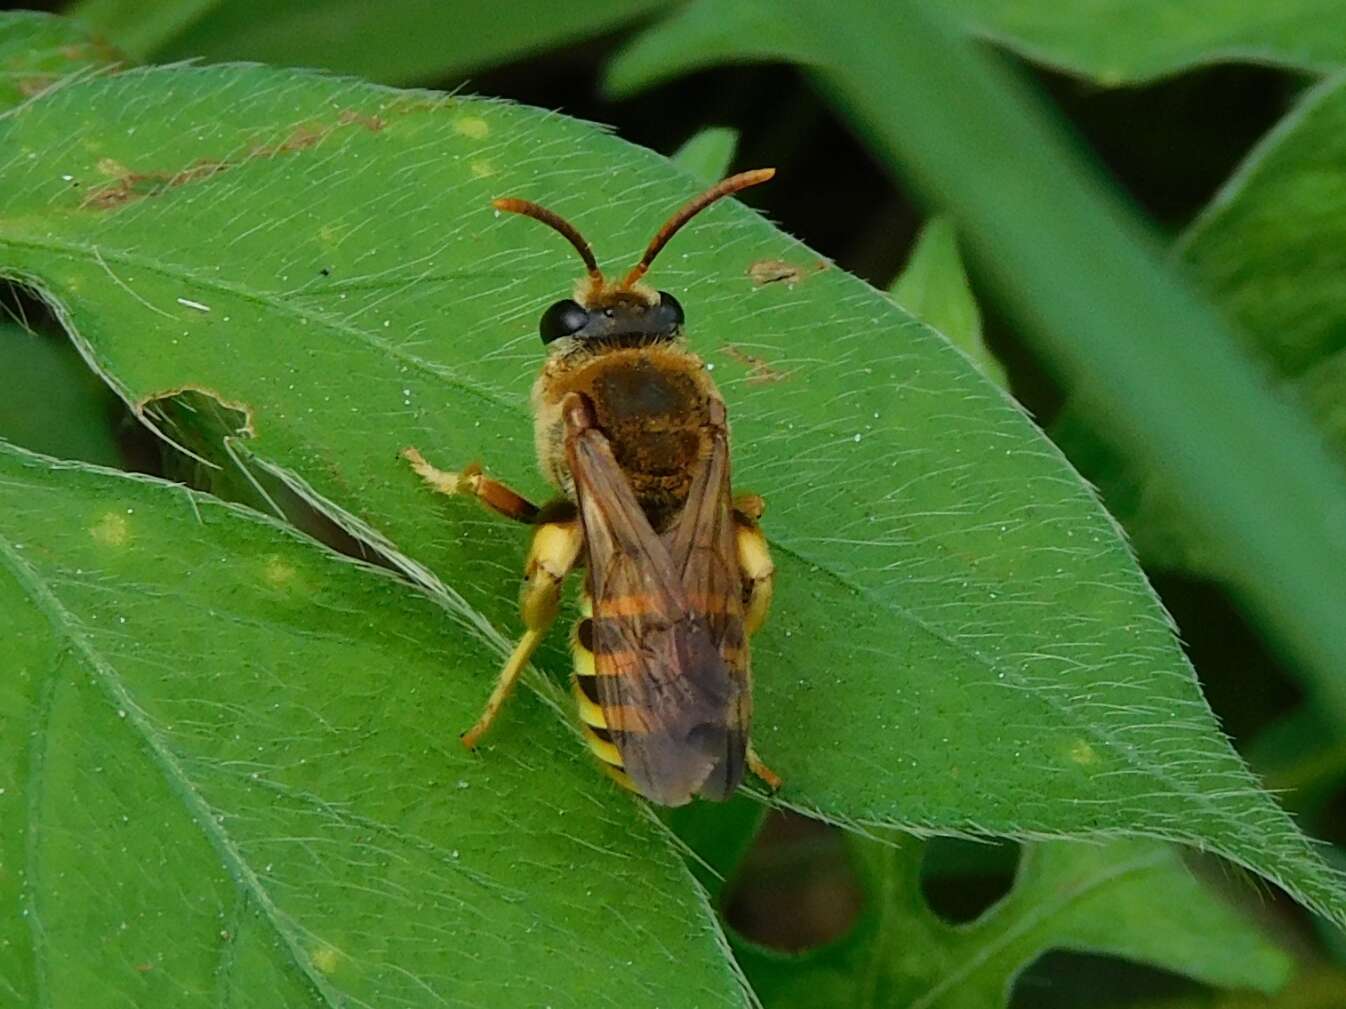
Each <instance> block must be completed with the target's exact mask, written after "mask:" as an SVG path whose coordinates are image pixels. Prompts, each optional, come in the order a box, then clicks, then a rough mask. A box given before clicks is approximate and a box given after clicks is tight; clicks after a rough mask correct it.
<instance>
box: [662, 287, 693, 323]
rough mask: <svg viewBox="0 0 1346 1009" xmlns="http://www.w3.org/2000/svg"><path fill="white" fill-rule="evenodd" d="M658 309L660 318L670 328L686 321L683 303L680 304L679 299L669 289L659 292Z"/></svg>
mask: <svg viewBox="0 0 1346 1009" xmlns="http://www.w3.org/2000/svg"><path fill="white" fill-rule="evenodd" d="M656 311H658V313H659V320H660V321H661V322H663V323H665V324H667V325H668V326H669V327H670V328H671V327H673V326H681V325H682V324H683V322H684V321H686V320H685V318H684V316H683V314H682V305H680V304H678V299H677V298H675V297H673V295H671V294H669V293H668V292H667V291H660V292H659V307H658V309H656Z"/></svg>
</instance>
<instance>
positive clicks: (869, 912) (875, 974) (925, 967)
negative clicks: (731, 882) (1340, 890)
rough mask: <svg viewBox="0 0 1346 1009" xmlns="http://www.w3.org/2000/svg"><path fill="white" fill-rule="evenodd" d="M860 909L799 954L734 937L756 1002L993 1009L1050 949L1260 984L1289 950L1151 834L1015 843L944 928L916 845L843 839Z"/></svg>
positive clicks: (1284, 974) (1270, 986) (775, 1008)
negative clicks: (971, 918) (925, 886)
mask: <svg viewBox="0 0 1346 1009" xmlns="http://www.w3.org/2000/svg"><path fill="white" fill-rule="evenodd" d="M852 844H853V850H854V852H855V856H856V862H857V866H858V867H859V868H860V870H861V876H862V877H863V878H864V879H865V881H866V884H867V886H866V891H867V894H868V898H867V901H866V904H865V911H864V912H863V914H862V915H861V917H860V920H859V921H858V922H857V923H856V925H855V927H854V929H853V930H852V931H851V932H850V933H849V934H848V935H847V936H846V937H845V938H844V939H842V940H840V941H839V942H837V943H835V944H833V945H831V946H829V947H827V948H825V949H823V950H819V951H817V952H814V953H808V954H805V955H803V956H799V957H789V956H783V955H781V954H778V953H771V952H768V951H766V950H762V949H760V948H757V947H753V946H750V945H748V944H746V943H743V942H741V941H740V942H736V944H735V945H736V947H737V948H738V952H739V959H740V961H741V962H742V963H743V966H744V969H745V970H746V971H747V972H748V976H749V978H750V980H751V981H752V982H753V986H754V988H755V990H756V991H757V992H758V994H759V995H760V996H761V998H762V1001H763V1003H764V1004H765V1005H766V1006H767V1007H768V1009H793V1007H796V1006H798V1007H800V1009H804V1007H809V1009H815V1007H832V1006H837V1007H840V1006H848V1007H854V1009H870V1007H877V1006H899V1005H900V1006H906V1007H909V1009H1001V1007H1003V1006H1005V1005H1006V1004H1007V1001H1008V997H1009V994H1010V989H1011V987H1012V986H1013V983H1014V980H1015V978H1016V977H1017V976H1018V974H1019V973H1020V972H1021V971H1022V970H1023V969H1024V968H1026V967H1028V966H1029V965H1030V964H1031V963H1032V962H1033V961H1034V960H1036V959H1037V958H1038V957H1040V956H1041V955H1042V954H1044V953H1046V952H1048V951H1050V950H1058V949H1064V950H1073V951H1078V952H1088V953H1102V954H1110V955H1112V956H1118V957H1123V958H1126V959H1129V960H1134V961H1138V962H1142V963H1146V964H1150V965H1153V966H1156V967H1161V968H1164V969H1166V970H1171V971H1174V972H1176V973H1180V974H1185V975H1187V976H1188V977H1191V978H1194V979H1196V980H1198V981H1202V982H1205V983H1207V984H1211V985H1217V986H1221V987H1231V988H1256V989H1258V990H1260V991H1264V992H1272V991H1276V990H1277V989H1279V988H1280V987H1281V986H1283V985H1284V984H1285V983H1286V981H1287V980H1289V977H1290V973H1291V970H1292V966H1293V965H1292V961H1291V960H1290V958H1289V957H1288V956H1287V955H1286V954H1285V953H1284V952H1282V951H1281V950H1280V949H1278V948H1277V947H1276V946H1274V945H1272V944H1271V943H1270V942H1269V941H1268V940H1267V939H1266V937H1264V936H1263V935H1261V934H1260V933H1259V932H1258V931H1257V930H1256V929H1255V928H1254V927H1253V926H1252V925H1250V924H1249V923H1248V922H1246V921H1245V920H1244V919H1243V918H1242V917H1241V916H1240V915H1239V914H1238V913H1236V912H1235V911H1234V910H1233V908H1232V907H1230V906H1228V905H1227V904H1226V903H1225V902H1224V901H1223V900H1222V899H1220V898H1218V897H1216V896H1215V895H1214V894H1213V893H1211V892H1210V891H1209V890H1208V889H1207V888H1206V887H1205V886H1203V885H1202V884H1201V883H1200V882H1198V880H1197V879H1196V877H1194V876H1193V874H1192V873H1191V871H1190V870H1189V869H1188V868H1187V867H1186V866H1185V865H1184V864H1183V862H1182V859H1181V858H1180V857H1179V855H1178V852H1177V851H1176V850H1175V849H1173V848H1172V847H1170V846H1168V845H1163V844H1157V843H1155V842H1153V841H1143V840H1142V841H1115V842H1112V843H1110V844H1104V845H1086V844H1070V843H1064V842H1056V843H1046V844H1030V845H1027V846H1025V848H1024V853H1023V857H1022V861H1021V863H1020V867H1019V871H1018V874H1017V878H1016V879H1015V884H1014V888H1013V889H1012V890H1011V891H1010V892H1009V894H1008V895H1007V896H1006V897H1004V898H1003V899H1002V900H1001V901H999V902H998V903H996V904H995V905H994V906H993V907H991V908H990V909H989V910H988V911H986V912H985V913H984V914H983V915H982V916H981V917H980V918H978V919H977V920H976V921H975V922H972V923H970V924H966V925H953V924H950V923H948V922H946V921H944V920H942V919H941V918H939V917H938V916H936V915H935V913H934V912H933V911H932V910H931V909H930V908H929V907H928V906H927V905H926V903H925V900H924V898H923V897H922V894H921V886H920V863H921V858H922V854H923V852H922V846H921V844H920V842H917V841H915V840H913V839H910V838H905V839H903V838H896V839H893V840H892V841H890V842H889V843H884V842H881V841H876V840H866V839H863V838H858V837H857V838H855V839H854V840H853V842H852Z"/></svg>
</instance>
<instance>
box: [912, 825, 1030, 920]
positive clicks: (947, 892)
mask: <svg viewBox="0 0 1346 1009" xmlns="http://www.w3.org/2000/svg"><path fill="white" fill-rule="evenodd" d="M1019 855H1020V847H1019V845H1017V844H1015V843H1014V842H1012V841H965V840H962V839H960V838H954V837H936V838H932V839H931V840H930V841H929V842H928V843H927V844H926V847H925V854H924V856H923V857H922V859H921V894H922V896H924V897H925V902H926V903H927V904H928V905H929V906H930V909H931V910H932V911H934V912H935V914H937V915H939V916H940V917H941V918H943V919H944V920H945V921H947V922H950V923H951V924H954V925H961V924H964V923H966V922H970V921H975V920H976V919H978V918H980V917H981V916H982V915H983V914H985V913H986V912H987V911H988V910H990V909H991V908H992V907H993V906H995V905H996V904H997V903H999V902H1000V901H1001V900H1002V899H1003V898H1004V897H1005V895H1006V894H1008V893H1009V892H1010V890H1011V889H1012V888H1013V886H1014V874H1015V872H1016V871H1017V870H1018V867H1019Z"/></svg>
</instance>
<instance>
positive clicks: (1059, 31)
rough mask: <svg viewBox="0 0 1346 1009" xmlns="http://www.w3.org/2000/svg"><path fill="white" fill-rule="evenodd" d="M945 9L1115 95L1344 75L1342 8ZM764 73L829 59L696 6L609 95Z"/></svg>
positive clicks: (856, 5)
mask: <svg viewBox="0 0 1346 1009" xmlns="http://www.w3.org/2000/svg"><path fill="white" fill-rule="evenodd" d="M939 6H940V7H941V8H942V9H943V10H944V11H945V12H946V13H947V14H949V15H950V16H951V17H952V18H954V19H956V21H957V23H958V24H959V25H960V26H961V27H962V28H963V29H964V30H965V31H966V32H967V33H968V34H970V35H974V36H980V37H983V38H987V39H989V40H990V41H993V42H995V43H998V44H1000V45H1002V46H1005V47H1006V48H1008V49H1011V50H1014V51H1015V52H1017V53H1019V54H1020V55H1022V56H1025V57H1027V58H1028V59H1030V60H1034V61H1036V62H1038V63H1043V64H1046V65H1048V66H1053V67H1056V68H1058V69H1062V70H1067V71H1070V72H1072V73H1075V74H1079V75H1080V76H1083V77H1088V78H1091V79H1093V80H1095V81H1097V82H1099V83H1100V84H1104V85H1107V86H1114V87H1115V86H1118V85H1122V84H1137V83H1142V82H1144V81H1147V80H1151V79H1154V78H1156V77H1162V76H1165V75H1167V74H1173V73H1177V72H1180V71H1182V70H1186V69H1190V68H1192V67H1199V66H1204V65H1207V64H1210V63H1218V62H1243V63H1257V64H1267V63H1270V64H1277V65H1282V66H1285V67H1289V68H1295V69H1303V70H1309V71H1314V72H1319V73H1328V72H1331V71H1333V70H1336V69H1339V68H1341V67H1343V66H1346V13H1343V11H1342V7H1341V4H1340V3H1339V2H1338V0H1287V2H1284V3H1275V4H1257V3H1246V2H1244V0H1184V2H1183V3H1173V2H1171V0H1087V2H1078V3H1073V4H1053V3H1050V2H1048V0H946V2H944V3H943V4H940V5H939ZM886 13H887V12H883V14H886ZM832 16H833V17H834V18H836V19H837V20H838V21H845V22H848V23H852V24H866V23H868V22H870V21H872V20H874V19H875V18H876V17H879V16H882V15H876V14H875V12H874V8H872V7H870V6H869V5H868V4H867V3H865V2H864V0H837V2H835V3H833V4H832ZM894 58H897V57H896V56H895V57H894ZM760 62H789V63H796V64H800V65H802V66H806V67H813V66H819V65H823V64H825V62H826V59H825V57H824V56H823V54H821V53H820V52H819V50H818V47H817V39H816V38H814V37H812V36H811V35H810V34H809V33H808V32H801V31H800V30H799V29H798V28H797V27H796V26H795V25H794V24H792V22H791V19H790V17H789V15H788V13H786V12H785V11H784V10H783V9H782V8H781V7H780V6H779V5H778V4H773V3H771V2H770V0H737V2H735V3H734V4H722V3H718V2H716V0H691V2H690V3H688V4H686V5H685V6H683V7H680V8H678V9H676V10H674V11H673V12H671V13H670V14H669V15H668V16H667V17H665V18H664V19H662V20H661V21H659V22H658V23H656V24H654V25H652V26H651V27H650V28H648V29H646V30H645V31H644V32H642V33H641V34H640V35H638V36H637V37H636V38H635V39H634V40H632V41H631V42H630V43H628V44H627V45H626V47H625V48H623V49H622V51H621V52H620V53H619V54H618V55H617V57H616V58H615V59H614V60H613V62H612V63H611V65H610V66H609V67H608V72H607V78H606V81H605V87H606V89H607V91H608V93H609V94H612V95H616V96H627V95H630V94H633V93H634V92H636V91H640V90H642V89H644V88H648V87H652V86H653V85H655V84H659V83H663V82H665V81H667V80H670V79H672V78H675V77H678V76H681V75H682V74H686V73H689V72H690V71H693V70H700V69H705V68H707V67H713V66H720V65H723V64H726V63H760Z"/></svg>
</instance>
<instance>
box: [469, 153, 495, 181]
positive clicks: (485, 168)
mask: <svg viewBox="0 0 1346 1009" xmlns="http://www.w3.org/2000/svg"><path fill="white" fill-rule="evenodd" d="M467 167H468V168H469V169H471V171H472V174H473V175H475V176H476V177H477V178H479V179H484V178H486V177H487V176H488V175H494V174H495V166H494V165H493V164H491V163H490V162H489V161H487V160H485V159H484V158H483V159H479V160H477V161H473V162H472V163H471V164H469V165H468V166H467Z"/></svg>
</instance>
